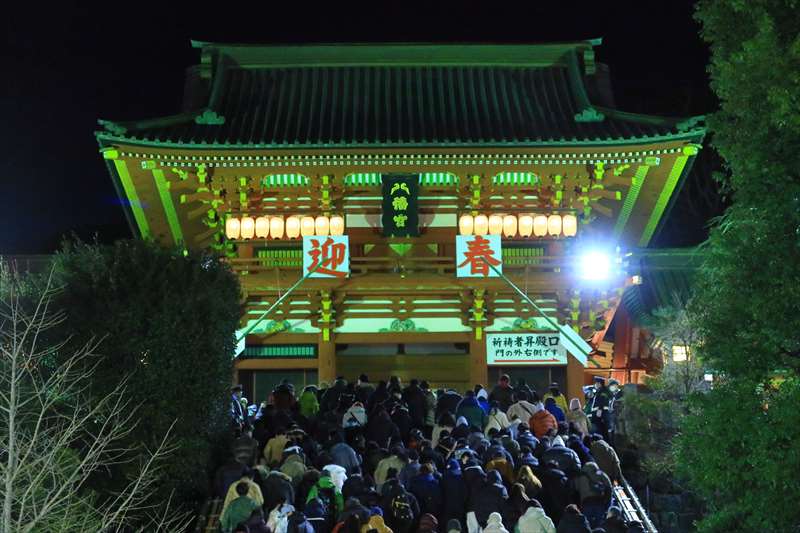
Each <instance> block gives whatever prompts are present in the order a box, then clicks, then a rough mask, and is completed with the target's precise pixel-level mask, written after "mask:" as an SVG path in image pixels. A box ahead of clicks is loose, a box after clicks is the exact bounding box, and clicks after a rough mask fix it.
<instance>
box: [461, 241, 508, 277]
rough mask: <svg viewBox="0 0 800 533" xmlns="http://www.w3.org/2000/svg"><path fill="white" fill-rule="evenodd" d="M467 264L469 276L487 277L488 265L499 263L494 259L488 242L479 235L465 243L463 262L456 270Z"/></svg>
mask: <svg viewBox="0 0 800 533" xmlns="http://www.w3.org/2000/svg"><path fill="white" fill-rule="evenodd" d="M467 263H469V268H470V271H469V272H470V274H480V275H481V276H488V275H489V265H493V266H497V265H499V264H500V261H498V260H497V259H495V258H494V250H492V249H491V248H489V240H488V239H484V238H483V237H481V236H480V235H476V236H475V238H474V239H472V240H471V241H467V251H466V252H464V261H463V262H462V263H461V264H460V265H458V268H461V267H463V266H464V265H466V264H467Z"/></svg>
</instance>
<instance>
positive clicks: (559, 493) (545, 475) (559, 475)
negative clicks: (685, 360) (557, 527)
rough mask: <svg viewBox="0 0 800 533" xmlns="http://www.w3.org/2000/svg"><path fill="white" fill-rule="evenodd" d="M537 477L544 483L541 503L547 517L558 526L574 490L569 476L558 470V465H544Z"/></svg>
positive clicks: (551, 463) (537, 472)
mask: <svg viewBox="0 0 800 533" xmlns="http://www.w3.org/2000/svg"><path fill="white" fill-rule="evenodd" d="M535 474H536V477H537V478H539V480H540V481H541V482H542V491H541V492H540V493H539V496H540V498H539V501H540V502H541V504H542V507H544V510H545V512H546V513H547V516H549V517H550V518H552V519H553V522H554V523H556V524H558V523H559V520H561V515H562V513H563V512H564V507H566V506H567V505H568V504H569V502H570V499H571V496H572V489H571V487H570V484H569V478H567V475H566V474H565V473H564V472H563V471H561V470H559V469H558V465H557V464H556V463H553V462H550V463H543V466H540V467H539V468H538V469H537V471H536V472H535Z"/></svg>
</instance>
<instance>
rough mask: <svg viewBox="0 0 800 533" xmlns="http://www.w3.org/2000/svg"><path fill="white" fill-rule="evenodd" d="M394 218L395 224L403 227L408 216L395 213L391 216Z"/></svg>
mask: <svg viewBox="0 0 800 533" xmlns="http://www.w3.org/2000/svg"><path fill="white" fill-rule="evenodd" d="M392 220H394V223H395V225H396V226H397V227H398V228H405V227H406V220H408V216H406V215H395V216H393V217H392Z"/></svg>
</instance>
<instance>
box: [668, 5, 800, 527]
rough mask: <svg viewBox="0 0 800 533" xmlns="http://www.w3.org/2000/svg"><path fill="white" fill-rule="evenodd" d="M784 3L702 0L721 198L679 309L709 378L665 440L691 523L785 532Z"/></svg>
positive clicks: (790, 512) (792, 123) (793, 120)
mask: <svg viewBox="0 0 800 533" xmlns="http://www.w3.org/2000/svg"><path fill="white" fill-rule="evenodd" d="M798 7H800V6H798V3H797V2H796V1H792V0H747V1H744V0H705V1H703V2H700V4H699V6H698V11H697V18H698V19H699V20H700V22H701V23H702V25H703V29H702V34H703V36H704V38H705V39H707V40H708V41H709V42H710V44H711V51H712V59H711V65H710V67H709V71H710V74H711V81H712V88H713V89H714V91H715V92H716V93H717V95H718V96H719V100H720V109H719V111H717V112H716V113H714V114H713V115H711V116H710V117H709V119H708V124H709V129H710V131H711V133H712V135H713V137H712V140H713V144H714V145H715V147H716V149H717V150H718V151H719V153H720V155H721V156H722V158H723V159H724V160H725V162H726V172H727V176H726V177H725V178H724V179H725V183H724V186H725V188H726V189H727V190H729V192H730V194H731V197H732V205H731V206H730V207H729V208H728V209H727V211H726V213H725V215H724V216H723V217H721V219H720V220H718V221H717V224H716V225H715V226H714V227H713V228H712V231H711V233H710V237H709V240H708V242H707V243H706V247H705V248H706V249H705V252H706V254H705V261H704V264H703V266H702V267H701V269H700V272H699V273H698V276H697V280H696V285H695V292H694V296H693V300H692V303H691V305H690V314H691V317H692V321H693V323H694V325H695V328H696V331H697V332H698V334H699V336H700V343H699V347H698V355H699V356H700V357H701V358H702V359H703V360H704V361H705V362H706V363H708V364H710V366H712V367H713V368H714V369H715V370H717V371H719V372H721V374H722V378H721V380H720V381H719V382H718V383H716V384H715V388H714V390H712V391H711V392H709V393H708V394H705V395H695V396H694V397H693V398H692V401H691V409H690V412H689V415H688V416H687V417H686V418H685V419H684V422H683V428H682V430H681V434H680V435H679V436H678V437H677V438H676V442H675V451H676V458H677V464H678V465H679V470H680V472H681V473H682V474H683V475H684V476H686V477H687V478H688V479H689V481H690V483H691V485H692V487H693V488H695V489H696V490H697V491H698V492H699V493H700V494H701V495H702V496H703V497H704V498H705V499H706V501H707V505H708V508H709V509H710V511H711V512H710V513H709V514H708V516H706V518H704V519H703V520H702V521H701V522H700V523H699V524H698V528H699V530H700V531H796V530H797V529H798V528H800V507H798V506H797V505H793V504H792V505H787V502H795V501H797V500H798V498H800V480H799V479H798V476H797V472H798V471H800V462H799V458H798V451H797V445H796V443H797V442H798V439H800V411H799V410H798V409H797V406H798V405H800V403H799V402H800V385H799V384H798V378H799V377H800V336H798V335H797V331H798V330H800V313H797V308H798V301H800V269H798V265H800V174H799V173H798V172H799V170H798V169H800V151H799V150H798V146H800V114H798V112H797V110H798V108H800V16H799V15H798V9H797V8H798Z"/></svg>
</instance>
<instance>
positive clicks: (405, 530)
mask: <svg viewBox="0 0 800 533" xmlns="http://www.w3.org/2000/svg"><path fill="white" fill-rule="evenodd" d="M382 494H383V495H382V497H381V508H382V509H385V515H384V521H385V522H386V525H388V526H389V527H390V528H391V529H392V531H394V532H395V533H410V532H411V530H412V528H413V527H414V524H415V523H416V521H417V518H418V517H419V503H418V502H417V499H416V498H415V497H414V495H413V494H411V493H410V492H408V491H407V490H406V489H405V488H403V485H401V484H400V482H399V481H397V479H390V480H388V481H387V482H386V484H385V486H384V487H383V493H382Z"/></svg>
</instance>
